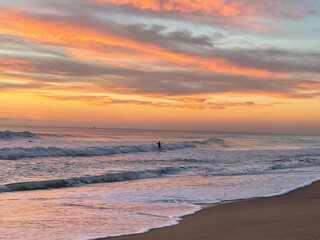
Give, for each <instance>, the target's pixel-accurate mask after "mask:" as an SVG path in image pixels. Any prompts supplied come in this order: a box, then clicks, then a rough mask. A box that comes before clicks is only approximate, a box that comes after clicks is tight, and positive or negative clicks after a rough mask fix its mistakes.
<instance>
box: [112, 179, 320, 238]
mask: <svg viewBox="0 0 320 240" xmlns="http://www.w3.org/2000/svg"><path fill="white" fill-rule="evenodd" d="M107 239H108V240H110V239H111V240H180V239H181V240H182V239H183V240H203V239H204V240H211V239H212V240H215V239H217V240H227V239H232V240H241V239H243V240H253V239H255V240H257V239H259V240H260V239H268V240H272V239H281V240H285V239H288V240H289V239H290V240H295V239H299V240H309V239H310V240H320V181H319V182H315V183H313V184H312V185H310V186H307V187H304V188H300V189H298V190H295V191H292V192H290V193H288V194H285V195H282V196H276V197H269V198H259V199H252V200H245V201H237V202H230V203H223V204H217V205H211V206H209V207H205V208H204V209H203V210H201V211H199V212H198V213H196V214H194V215H190V216H186V217H184V218H183V219H182V221H181V222H180V224H179V225H176V226H172V227H166V228H160V229H153V230H151V231H150V232H148V233H145V234H137V235H130V236H124V237H115V238H107Z"/></svg>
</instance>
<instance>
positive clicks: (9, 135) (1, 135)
mask: <svg viewBox="0 0 320 240" xmlns="http://www.w3.org/2000/svg"><path fill="white" fill-rule="evenodd" d="M15 138H38V135H37V134H36V133H32V132H28V131H24V132H12V131H9V130H6V131H0V140H7V139H15Z"/></svg>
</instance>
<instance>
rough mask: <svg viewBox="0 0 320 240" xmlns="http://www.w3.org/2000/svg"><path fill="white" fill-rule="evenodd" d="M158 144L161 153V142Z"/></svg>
mask: <svg viewBox="0 0 320 240" xmlns="http://www.w3.org/2000/svg"><path fill="white" fill-rule="evenodd" d="M157 144H158V150H159V152H160V151H161V142H160V141H159V142H158V143H157Z"/></svg>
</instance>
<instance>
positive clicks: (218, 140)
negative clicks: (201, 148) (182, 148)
mask: <svg viewBox="0 0 320 240" xmlns="http://www.w3.org/2000/svg"><path fill="white" fill-rule="evenodd" d="M193 143H195V144H203V145H208V144H212V143H216V144H224V143H225V140H223V139H221V138H209V139H206V140H203V141H193Z"/></svg>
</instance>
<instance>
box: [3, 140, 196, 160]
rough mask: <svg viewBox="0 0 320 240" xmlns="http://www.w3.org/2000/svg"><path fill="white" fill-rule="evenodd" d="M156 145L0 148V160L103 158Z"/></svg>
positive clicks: (167, 145)
mask: <svg viewBox="0 0 320 240" xmlns="http://www.w3.org/2000/svg"><path fill="white" fill-rule="evenodd" d="M189 147H195V145H194V144H193V143H189V142H183V143H163V144H162V149H163V150H175V149H184V148H189ZM157 150H158V147H157V145H156V144H148V145H129V146H105V147H85V148H60V147H29V148H22V147H16V148H1V149H0V159H3V160H17V159H21V158H34V157H68V156H69V157H81V156H83V157H86V156H104V155H112V154H121V153H122V154H123V153H139V152H154V151H157Z"/></svg>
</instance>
